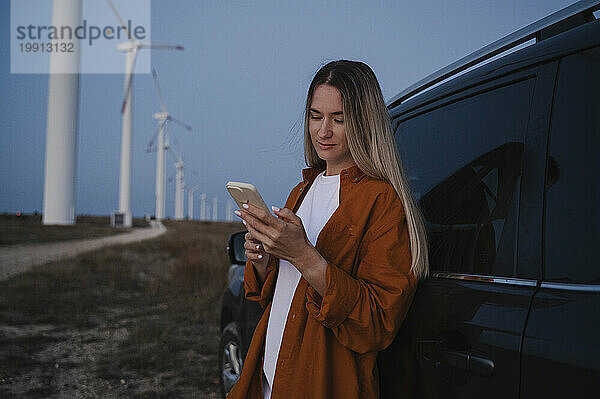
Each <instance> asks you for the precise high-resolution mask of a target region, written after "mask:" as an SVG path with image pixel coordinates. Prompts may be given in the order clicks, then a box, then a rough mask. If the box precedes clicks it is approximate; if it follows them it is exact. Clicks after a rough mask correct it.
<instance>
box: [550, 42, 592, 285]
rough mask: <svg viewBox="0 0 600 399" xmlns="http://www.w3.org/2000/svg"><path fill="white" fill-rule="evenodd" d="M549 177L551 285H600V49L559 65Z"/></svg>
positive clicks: (565, 59)
mask: <svg viewBox="0 0 600 399" xmlns="http://www.w3.org/2000/svg"><path fill="white" fill-rule="evenodd" d="M558 71H559V72H558V82H557V85H556V91H555V95H554V105H553V110H552V120H551V129H550V147H549V157H548V165H547V172H546V176H547V177H546V206H545V215H544V218H545V220H544V221H545V226H546V234H545V240H544V246H545V250H544V252H545V262H544V263H545V271H544V277H545V279H546V280H551V281H558V282H576V283H577V282H578V283H599V282H600V262H599V259H600V235H599V232H598V230H599V229H600V212H599V211H598V207H599V206H600V187H599V183H600V48H598V47H596V48H594V49H591V50H587V51H584V52H581V53H577V54H573V55H570V56H568V57H565V58H563V59H562V60H561V61H560V65H559V70H558Z"/></svg>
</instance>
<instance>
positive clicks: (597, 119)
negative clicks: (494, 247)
mask: <svg viewBox="0 0 600 399" xmlns="http://www.w3.org/2000/svg"><path fill="white" fill-rule="evenodd" d="M558 70H559V73H558V80H557V84H556V90H555V93H554V103H553V109H552V122H551V129H550V134H549V151H548V158H547V173H546V176H547V180H546V185H545V194H546V195H545V206H544V214H543V219H544V220H543V226H544V230H545V234H544V237H543V253H544V268H543V277H544V278H543V282H542V284H541V286H540V289H539V291H538V292H537V293H536V294H535V297H534V300H533V304H532V307H531V314H530V316H529V320H528V322H527V328H526V331H525V337H524V341H523V364H522V378H521V396H522V397H523V398H537V397H539V398H548V399H550V398H565V397H570V398H588V397H597V396H598V394H599V392H600V364H599V363H598V359H600V345H599V343H598V339H599V337H600V260H599V259H600V231H599V230H600V212H599V209H598V208H599V206H600V156H599V155H598V154H600V73H599V71H600V47H595V48H592V49H588V50H585V51H581V52H578V53H575V54H571V55H569V56H566V57H564V58H563V59H562V60H561V61H560V65H559V68H558Z"/></svg>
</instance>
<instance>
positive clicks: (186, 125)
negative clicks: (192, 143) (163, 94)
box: [169, 117, 192, 132]
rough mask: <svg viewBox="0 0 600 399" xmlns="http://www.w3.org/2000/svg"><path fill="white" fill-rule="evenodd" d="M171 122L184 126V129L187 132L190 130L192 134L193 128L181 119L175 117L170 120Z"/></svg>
mask: <svg viewBox="0 0 600 399" xmlns="http://www.w3.org/2000/svg"><path fill="white" fill-rule="evenodd" d="M169 119H170V120H171V121H173V122H175V123H177V124H179V125H181V126H183V127H184V128H186V129H187V130H189V131H190V132H191V131H192V127H191V126H190V125H188V124H187V123H183V122H182V121H180V120H179V119H175V118H173V117H170V118H169Z"/></svg>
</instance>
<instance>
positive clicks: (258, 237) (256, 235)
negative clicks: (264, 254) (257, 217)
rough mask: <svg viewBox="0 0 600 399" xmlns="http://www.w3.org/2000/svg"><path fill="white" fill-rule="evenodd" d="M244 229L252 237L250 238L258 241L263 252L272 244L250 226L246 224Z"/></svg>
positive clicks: (269, 239)
mask: <svg viewBox="0 0 600 399" xmlns="http://www.w3.org/2000/svg"><path fill="white" fill-rule="evenodd" d="M246 228H247V229H248V232H249V233H250V234H251V235H252V237H253V238H254V239H256V240H258V241H259V242H260V243H262V244H261V246H262V247H263V248H265V251H266V250H267V248H268V247H269V246H271V245H272V244H273V241H272V240H271V238H270V237H269V236H267V235H265V234H263V233H261V232H259V231H258V230H256V229H255V228H254V227H253V226H252V224H250V223H248V224H247V225H246Z"/></svg>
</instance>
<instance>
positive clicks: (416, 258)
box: [304, 60, 429, 278]
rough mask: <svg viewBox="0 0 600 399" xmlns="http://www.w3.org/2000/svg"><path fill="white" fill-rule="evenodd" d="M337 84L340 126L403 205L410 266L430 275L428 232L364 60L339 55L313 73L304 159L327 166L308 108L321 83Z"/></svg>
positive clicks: (365, 167)
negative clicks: (316, 142)
mask: <svg viewBox="0 0 600 399" xmlns="http://www.w3.org/2000/svg"><path fill="white" fill-rule="evenodd" d="M323 84H326V85H329V86H333V87H335V88H337V89H338V90H339V92H340V94H341V97H342V104H343V111H344V125H345V128H346V139H347V140H348V147H349V149H350V154H351V155H352V158H353V160H354V162H355V163H356V165H357V166H358V168H359V169H360V170H362V171H363V172H364V173H365V174H366V175H367V176H370V177H372V178H376V179H380V180H384V181H387V182H388V183H390V184H391V185H392V186H393V187H394V190H395V191H396V193H397V194H398V196H399V197H400V199H401V200H402V205H403V207H404V213H405V214H406V221H407V225H408V233H409V237H410V248H411V255H412V265H411V271H412V273H413V274H414V275H415V276H416V277H417V278H424V277H426V276H427V275H428V274H429V256H428V251H427V233H426V230H425V225H424V223H423V216H422V214H421V211H420V210H419V208H418V206H417V204H416V201H415V199H414V197H413V195H412V191H411V190H410V187H409V185H408V180H407V179H406V175H405V173H404V168H403V167H402V162H401V160H400V154H399V153H398V149H397V147H396V143H395V141H394V132H393V129H392V124H391V121H390V117H389V114H388V110H387V107H386V105H385V101H384V100H383V94H382V93H381V88H380V86H379V82H378V81H377V78H376V77H375V73H373V71H372V70H371V68H370V67H369V66H368V65H367V64H365V63H362V62H358V61H348V60H338V61H332V62H330V63H328V64H327V65H325V66H323V67H322V68H321V69H319V71H318V72H317V73H316V75H315V77H314V78H313V80H312V82H311V84H310V86H309V89H308V95H307V97H306V108H305V110H304V159H305V161H306V164H307V165H308V166H309V167H316V168H325V167H326V162H325V161H324V160H323V159H321V158H319V156H318V155H317V152H316V150H315V148H314V147H313V144H312V141H311V137H310V132H309V130H308V121H309V120H308V118H309V116H310V113H309V109H310V106H311V103H312V98H313V94H314V91H315V89H316V88H317V87H318V86H320V85H323Z"/></svg>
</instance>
